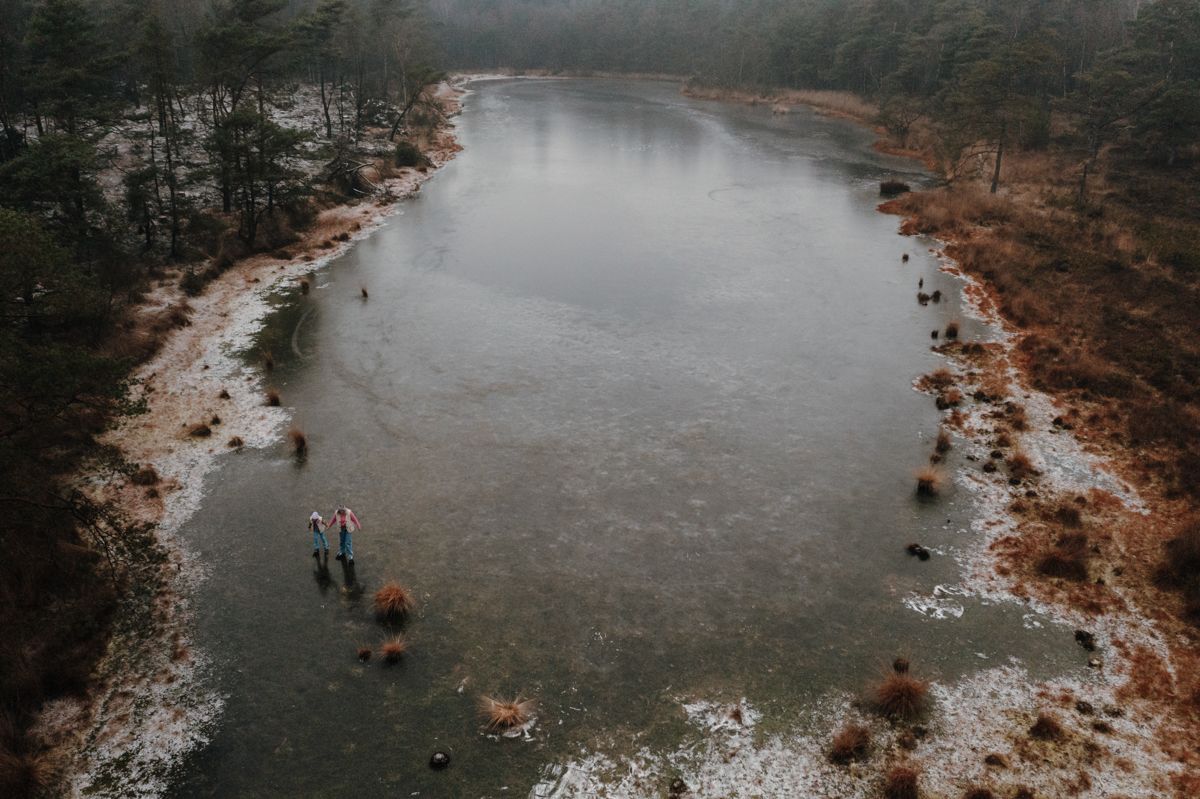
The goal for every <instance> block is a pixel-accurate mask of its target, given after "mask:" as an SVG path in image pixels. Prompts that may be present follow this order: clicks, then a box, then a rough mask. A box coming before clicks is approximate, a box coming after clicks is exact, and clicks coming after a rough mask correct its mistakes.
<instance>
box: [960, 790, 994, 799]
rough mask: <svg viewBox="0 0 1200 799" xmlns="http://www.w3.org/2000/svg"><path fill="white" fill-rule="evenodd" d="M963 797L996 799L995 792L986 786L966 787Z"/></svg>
mask: <svg viewBox="0 0 1200 799" xmlns="http://www.w3.org/2000/svg"><path fill="white" fill-rule="evenodd" d="M963 799H996V794H994V793H992V792H991V790H989V789H987V788H968V789H967V792H966V793H964V794H963Z"/></svg>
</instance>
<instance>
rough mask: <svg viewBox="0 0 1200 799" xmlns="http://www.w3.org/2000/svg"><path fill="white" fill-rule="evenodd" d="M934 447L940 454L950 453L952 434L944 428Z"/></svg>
mask: <svg viewBox="0 0 1200 799" xmlns="http://www.w3.org/2000/svg"><path fill="white" fill-rule="evenodd" d="M933 446H934V449H935V450H937V451H938V452H943V453H945V452H949V451H950V434H949V433H948V432H946V430H945V429H944V428H943V429H941V430H938V434H937V441H936V442H935V443H934V445H933Z"/></svg>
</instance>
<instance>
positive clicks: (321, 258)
mask: <svg viewBox="0 0 1200 799" xmlns="http://www.w3.org/2000/svg"><path fill="white" fill-rule="evenodd" d="M467 82H468V79H465V78H458V77H452V78H450V79H448V80H447V81H446V82H443V84H441V85H440V86H439V87H438V89H437V92H436V97H437V99H438V101H439V102H440V104H441V105H442V108H443V113H444V117H443V119H442V121H441V122H440V123H439V124H438V125H437V127H436V128H434V129H433V130H432V131H431V134H430V137H429V140H428V141H427V142H425V145H426V146H425V147H424V148H423V150H424V154H425V156H426V157H427V158H428V159H429V161H430V165H429V167H428V168H423V169H413V168H399V169H396V170H395V173H394V175H393V176H391V177H387V178H382V179H380V180H379V181H377V183H378V184H379V186H380V188H381V189H382V191H381V192H380V193H378V194H375V195H372V196H370V197H367V198H364V199H362V200H350V201H347V202H343V203H338V204H336V205H333V206H331V207H329V208H326V209H324V210H322V211H321V212H320V213H319V214H318V216H317V219H316V221H315V222H314V224H313V225H311V226H310V227H309V228H308V229H306V230H304V231H302V232H301V235H300V241H298V242H297V243H296V244H294V245H292V246H290V247H288V248H287V249H288V253H287V254H288V256H289V257H287V258H281V257H277V254H274V253H273V254H259V255H252V256H250V257H247V258H244V259H241V260H239V261H237V262H236V263H235V264H233V265H232V266H231V267H230V268H229V269H228V270H226V271H225V272H224V273H223V274H221V275H220V276H219V277H217V278H216V279H214V280H213V281H212V282H210V283H209V284H208V285H207V286H206V287H205V288H204V290H203V291H202V292H201V293H200V294H199V295H198V296H196V297H192V298H187V297H186V295H185V294H184V293H183V292H182V290H181V289H180V288H179V286H178V281H168V284H167V285H165V286H162V285H160V287H159V288H156V289H154V290H152V291H151V292H150V294H149V295H148V296H147V299H146V300H145V302H143V304H142V305H141V306H140V307H139V309H138V320H139V323H140V324H142V325H144V326H147V327H149V326H150V325H153V324H154V323H155V321H156V320H157V319H160V318H161V315H162V314H164V313H171V312H172V311H174V310H176V309H180V308H182V309H186V310H185V313H186V314H187V317H186V322H185V323H184V324H182V325H180V326H175V327H173V328H172V329H171V330H170V332H169V333H168V334H167V336H166V338H165V339H164V341H163V343H162V345H161V346H160V347H159V348H158V350H157V351H156V352H155V353H154V354H153V355H152V356H151V357H150V358H148V359H147V360H145V361H144V362H142V363H140V364H139V365H138V366H136V367H135V368H134V370H133V372H132V376H133V377H134V378H135V379H136V380H137V381H138V383H137V385H136V387H135V389H134V392H133V394H134V397H135V398H138V399H143V400H145V402H146V404H147V410H146V412H145V413H144V414H141V415H139V416H135V417H132V418H129V419H126V420H124V421H123V422H122V423H121V424H120V425H119V426H118V427H116V428H115V429H113V430H111V431H109V432H108V433H106V434H105V435H104V436H103V440H104V442H105V443H106V444H109V445H112V446H114V447H116V448H118V449H119V450H120V451H121V452H122V454H123V455H124V457H125V458H127V459H128V460H129V461H130V462H131V463H134V464H137V465H139V466H151V467H153V468H154V470H155V471H156V472H157V474H158V477H159V480H158V482H157V483H155V484H154V485H152V486H150V487H145V486H139V485H135V484H134V483H133V482H132V481H130V480H125V481H119V479H118V480H115V481H113V482H110V483H107V484H96V483H94V482H91V481H89V480H88V479H87V478H86V477H85V476H83V475H81V476H80V479H79V482H80V484H81V485H83V486H86V488H87V490H88V491H89V492H91V493H92V494H93V495H94V496H96V497H98V498H100V499H112V500H115V502H116V504H117V506H118V507H119V508H120V509H121V511H122V512H123V513H124V514H126V515H127V516H128V518H129V519H130V520H131V521H133V522H135V523H139V524H145V525H150V526H151V527H152V529H153V534H152V539H153V542H154V543H153V549H154V552H153V553H152V554H151V555H149V556H148V558H147V561H146V562H145V563H141V564H134V565H133V566H132V567H131V573H130V575H129V582H130V584H131V588H130V590H129V596H127V597H123V598H122V600H121V603H120V607H119V609H118V612H117V615H116V618H117V620H116V622H115V623H114V629H113V630H112V633H111V635H110V638H109V641H108V643H107V647H106V651H105V655H104V656H103V657H102V658H101V661H100V662H99V664H98V665H97V668H96V672H95V674H94V679H93V687H92V688H91V689H90V690H89V692H88V694H87V695H86V696H83V697H67V698H61V699H57V700H54V701H52V702H49V703H47V704H46V706H45V707H44V708H43V710H42V712H41V714H40V715H39V718H38V720H37V722H36V724H35V725H34V727H33V732H34V733H35V734H36V735H37V737H38V738H39V739H40V740H41V741H42V742H43V743H44V745H45V746H46V747H47V749H48V752H47V757H48V762H50V763H51V769H52V772H53V773H54V775H55V779H54V780H53V781H52V783H51V784H52V785H53V786H54V788H55V789H56V790H61V791H63V795H66V796H83V795H87V796H120V797H156V796H160V795H161V794H162V792H163V791H164V790H165V789H166V788H167V786H168V785H169V783H170V780H171V778H172V776H173V775H174V773H175V770H176V769H177V768H178V766H179V764H180V762H181V761H182V760H183V758H184V757H185V756H186V755H187V754H189V753H190V752H192V751H195V750H196V749H198V748H199V747H200V746H202V745H203V744H204V743H206V742H207V740H208V732H209V730H210V729H211V727H212V725H213V724H214V723H216V721H217V719H219V717H220V715H221V711H222V708H223V704H224V699H223V697H221V696H220V695H219V694H217V693H216V692H214V691H213V690H212V689H211V688H209V687H208V686H207V683H206V677H207V676H208V674H209V670H210V669H211V667H212V664H211V662H210V660H209V658H208V655H207V654H206V653H205V652H203V651H202V650H199V649H197V648H196V646H195V645H194V642H193V639H192V635H191V633H192V626H193V625H192V621H193V609H192V604H191V603H192V597H193V596H194V594H195V589H196V588H197V587H198V586H199V585H200V584H201V583H202V582H203V581H204V579H205V577H206V573H207V567H206V565H205V564H203V563H201V562H200V561H199V560H198V559H197V557H196V556H195V554H194V553H193V552H192V551H191V549H190V548H189V547H188V545H187V543H186V542H185V541H183V540H182V539H180V538H179V536H178V531H179V529H180V528H181V526H182V525H183V524H184V523H185V522H186V521H187V519H188V518H190V517H191V515H192V514H193V513H194V511H195V510H196V508H197V507H198V504H199V502H200V501H201V499H202V497H203V494H204V481H205V477H206V476H207V475H208V474H209V473H211V471H212V470H214V469H215V468H218V467H219V463H220V459H221V457H222V455H223V454H224V453H229V454H230V455H235V454H236V452H238V451H240V450H241V449H242V448H244V447H250V448H255V449H261V448H265V447H268V446H274V445H277V444H278V442H279V439H280V432H281V431H282V430H283V428H284V427H285V426H286V424H287V421H288V420H289V419H290V418H291V412H290V409H289V408H288V407H287V405H286V397H285V398H283V401H282V402H281V404H280V406H279V407H270V406H268V405H267V404H266V403H265V402H264V392H265V391H266V389H267V387H268V377H267V375H265V374H264V373H263V371H262V370H261V369H259V368H255V367H250V366H247V365H245V364H244V363H242V362H241V360H239V358H238V357H237V353H238V352H239V351H243V350H244V349H245V348H246V346H247V345H248V344H249V343H250V341H251V340H252V337H253V335H254V334H255V333H256V332H257V331H258V330H259V329H260V328H261V325H262V323H263V320H264V319H265V318H266V316H267V315H268V314H269V313H270V311H271V307H270V299H271V298H272V297H273V296H275V295H277V294H278V293H279V292H280V291H283V290H286V289H288V288H294V287H298V286H300V281H301V280H302V279H303V278H305V277H306V276H309V275H311V274H313V273H315V272H317V271H319V270H321V269H323V268H325V267H326V266H327V265H328V264H329V263H330V262H331V261H333V260H334V259H336V258H338V257H340V256H341V255H343V254H344V253H345V252H346V251H348V250H349V249H350V248H351V247H353V246H355V244H356V243H357V242H358V241H360V240H362V239H364V238H366V237H367V236H369V235H371V234H372V233H373V232H374V231H375V230H376V229H378V228H379V227H380V226H381V225H382V224H383V223H384V222H385V221H386V220H387V219H388V218H389V217H391V216H392V215H394V214H395V213H397V212H398V211H399V210H400V209H401V206H402V203H403V202H404V201H405V200H407V199H409V198H411V197H413V196H414V195H415V194H416V193H417V192H418V191H419V190H420V188H421V186H422V185H423V184H424V183H425V181H427V180H429V179H430V178H432V177H433V176H434V175H436V174H437V173H438V172H439V171H440V169H441V167H443V166H445V165H446V164H447V163H449V161H450V160H452V159H453V158H454V157H455V155H456V154H457V153H458V151H459V150H461V147H460V146H459V145H458V142H457V138H456V136H455V133H454V128H453V121H452V120H453V118H454V117H455V116H457V114H458V113H459V112H460V111H461V100H462V98H463V97H464V96H465V94H466V93H467V89H466V88H465V87H466V83H467ZM218 419H219V420H220V421H219V422H217V421H216V420H218ZM199 423H203V424H210V425H211V428H212V431H211V435H209V436H204V437H196V436H193V435H189V428H190V427H191V426H192V425H194V424H199ZM235 443H236V446H234V444H235Z"/></svg>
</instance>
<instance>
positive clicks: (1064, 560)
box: [1037, 533, 1089, 582]
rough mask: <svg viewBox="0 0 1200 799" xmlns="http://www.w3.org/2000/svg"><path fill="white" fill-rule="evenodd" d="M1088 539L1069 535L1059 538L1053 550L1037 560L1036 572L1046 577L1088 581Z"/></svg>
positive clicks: (1075, 534) (1082, 535)
mask: <svg viewBox="0 0 1200 799" xmlns="http://www.w3.org/2000/svg"><path fill="white" fill-rule="evenodd" d="M1088 557H1089V552H1088V537H1087V536H1086V535H1084V534H1083V533H1070V534H1068V535H1064V536H1062V537H1061V538H1059V540H1058V542H1057V543H1056V544H1055V545H1054V548H1053V549H1051V550H1050V551H1049V552H1047V553H1045V554H1044V555H1042V557H1041V559H1040V560H1038V563H1037V570H1038V572H1039V573H1041V574H1044V575H1045V576H1047V577H1058V578H1061V579H1064V580H1074V581H1076V582H1083V581H1086V580H1087V579H1088Z"/></svg>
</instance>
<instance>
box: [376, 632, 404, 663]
mask: <svg viewBox="0 0 1200 799" xmlns="http://www.w3.org/2000/svg"><path fill="white" fill-rule="evenodd" d="M407 652H408V641H407V640H406V639H405V638H404V636H403V635H393V636H392V637H391V638H389V639H387V640H386V641H384V642H383V646H381V647H379V654H380V655H381V656H383V662H384V663H388V664H396V663H399V662H400V659H401V658H403V657H404V655H405V653H407Z"/></svg>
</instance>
